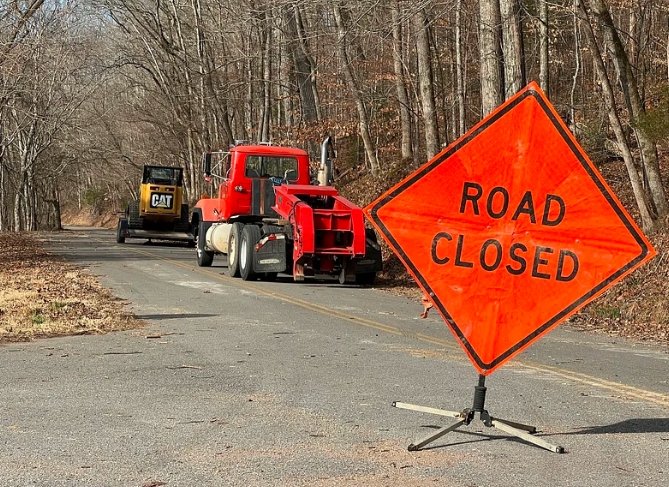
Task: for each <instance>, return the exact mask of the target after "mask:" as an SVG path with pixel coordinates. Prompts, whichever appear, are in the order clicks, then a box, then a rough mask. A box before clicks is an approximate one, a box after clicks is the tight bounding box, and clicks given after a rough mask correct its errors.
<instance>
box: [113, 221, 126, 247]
mask: <svg viewBox="0 0 669 487" xmlns="http://www.w3.org/2000/svg"><path fill="white" fill-rule="evenodd" d="M127 229H128V220H126V219H125V218H119V219H118V225H117V226H116V243H120V244H122V243H125V231H126V230H127Z"/></svg>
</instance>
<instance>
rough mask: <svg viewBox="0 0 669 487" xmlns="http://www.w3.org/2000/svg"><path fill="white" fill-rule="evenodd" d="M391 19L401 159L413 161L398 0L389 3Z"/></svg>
mask: <svg viewBox="0 0 669 487" xmlns="http://www.w3.org/2000/svg"><path fill="white" fill-rule="evenodd" d="M390 13H391V21H392V24H393V68H394V71H395V91H396V92H397V102H398V108H399V114H400V130H401V138H402V144H401V148H402V160H409V161H413V147H412V145H411V114H410V113H409V95H408V94H407V88H406V84H405V83H404V63H403V62H402V61H403V60H402V44H403V42H402V25H401V20H400V7H399V0H394V1H393V2H391V4H390Z"/></svg>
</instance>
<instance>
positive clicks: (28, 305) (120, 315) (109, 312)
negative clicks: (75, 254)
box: [0, 233, 142, 342]
mask: <svg viewBox="0 0 669 487" xmlns="http://www.w3.org/2000/svg"><path fill="white" fill-rule="evenodd" d="M139 326H142V323H141V322H140V321H138V320H137V319H135V318H134V317H133V316H132V315H131V314H129V313H128V312H126V311H124V306H123V303H122V302H121V301H120V300H119V299H117V298H115V297H114V296H112V295H111V294H110V293H109V291H107V290H106V289H104V288H103V287H102V286H101V285H100V283H99V282H98V280H97V279H96V278H95V277H94V276H92V275H91V274H89V273H87V272H86V271H85V270H82V269H80V268H77V267H75V266H73V265H71V264H68V263H67V262H65V261H63V260H62V259H59V258H57V257H55V256H53V255H50V254H48V253H47V252H45V250H44V249H43V248H42V246H41V244H40V243H39V242H38V241H37V240H36V238H35V237H34V236H32V235H30V234H25V233H23V234H8V233H1V234H0V342H8V341H26V340H30V339H33V338H38V337H53V336H62V335H76V334H88V333H105V332H108V331H116V330H127V329H131V328H137V327H139Z"/></svg>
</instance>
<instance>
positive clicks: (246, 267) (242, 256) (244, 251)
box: [239, 225, 260, 281]
mask: <svg viewBox="0 0 669 487" xmlns="http://www.w3.org/2000/svg"><path fill="white" fill-rule="evenodd" d="M259 240H260V228H259V227H258V226H256V225H245V226H244V229H243V230H242V240H241V243H240V245H239V273H240V274H241V276H242V279H244V280H245V281H250V280H252V279H255V277H256V273H255V272H254V271H253V260H254V256H255V248H254V247H255V245H256V244H257V243H258V241H259Z"/></svg>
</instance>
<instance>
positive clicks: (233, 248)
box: [228, 222, 244, 277]
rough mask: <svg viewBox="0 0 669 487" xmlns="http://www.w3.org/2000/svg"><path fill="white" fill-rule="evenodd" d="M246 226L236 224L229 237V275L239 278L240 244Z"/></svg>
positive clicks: (233, 225)
mask: <svg viewBox="0 0 669 487" xmlns="http://www.w3.org/2000/svg"><path fill="white" fill-rule="evenodd" d="M243 228H244V224H242V223H239V222H235V223H233V224H232V228H230V235H229V236H228V275H229V276H230V277H239V243H240V242H241V240H242V229H243Z"/></svg>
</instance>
